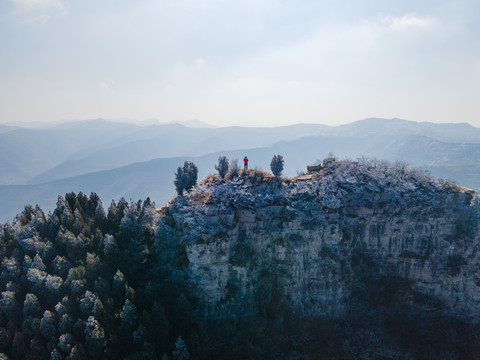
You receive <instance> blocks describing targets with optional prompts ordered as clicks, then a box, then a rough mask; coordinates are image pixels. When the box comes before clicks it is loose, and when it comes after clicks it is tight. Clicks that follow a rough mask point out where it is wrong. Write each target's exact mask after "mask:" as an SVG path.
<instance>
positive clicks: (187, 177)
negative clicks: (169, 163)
mask: <svg viewBox="0 0 480 360" xmlns="http://www.w3.org/2000/svg"><path fill="white" fill-rule="evenodd" d="M283 167H284V159H283V156H282V155H274V156H273V158H272V161H271V162H270V170H271V171H272V174H273V175H274V176H275V178H277V179H280V177H281V176H282V172H283ZM215 170H217V172H218V175H219V176H220V177H221V178H222V179H225V178H226V177H227V175H228V176H229V178H231V179H234V178H236V177H237V176H239V174H240V167H239V165H238V159H231V160H230V161H229V159H228V158H227V157H226V156H220V157H219V158H218V164H217V165H215ZM243 174H245V172H244V173H243ZM197 176H198V168H197V166H196V165H195V164H194V163H193V162H192V161H185V162H184V164H183V167H182V166H179V167H178V168H177V171H176V172H175V179H174V181H173V183H174V185H175V189H176V191H177V194H178V195H182V194H183V192H184V191H189V190H190V189H191V188H192V187H194V186H195V184H196V183H197Z"/></svg>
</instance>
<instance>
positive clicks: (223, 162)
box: [215, 156, 228, 179]
mask: <svg viewBox="0 0 480 360" xmlns="http://www.w3.org/2000/svg"><path fill="white" fill-rule="evenodd" d="M215 170H217V171H218V175H220V177H221V178H222V179H224V178H225V175H227V172H228V159H227V157H226V156H220V157H219V158H218V165H215Z"/></svg>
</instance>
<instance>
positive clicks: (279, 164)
mask: <svg viewBox="0 0 480 360" xmlns="http://www.w3.org/2000/svg"><path fill="white" fill-rule="evenodd" d="M283 163H284V161H283V156H282V155H273V158H272V162H271V163H270V169H271V170H272V174H273V175H275V177H276V178H279V177H280V176H281V175H282V171H283Z"/></svg>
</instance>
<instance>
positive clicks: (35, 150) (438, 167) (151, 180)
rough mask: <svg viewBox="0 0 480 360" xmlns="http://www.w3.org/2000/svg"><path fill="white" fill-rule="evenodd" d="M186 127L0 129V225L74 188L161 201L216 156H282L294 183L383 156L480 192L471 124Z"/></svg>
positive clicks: (477, 143)
mask: <svg viewBox="0 0 480 360" xmlns="http://www.w3.org/2000/svg"><path fill="white" fill-rule="evenodd" d="M186 125H189V124H188V123H187V124H179V123H169V124H151V123H148V125H143V126H141V125H134V124H130V123H124V122H112V121H106V120H103V119H96V120H89V121H74V122H64V123H58V124H49V125H47V126H43V127H35V128H33V127H25V126H22V124H14V125H8V126H6V125H0V199H1V201H0V221H1V222H4V221H7V220H11V219H12V217H13V216H14V215H15V214H17V213H18V212H19V211H21V209H22V208H23V205H25V204H27V203H29V204H39V205H40V206H41V207H42V208H43V209H44V210H51V209H52V208H53V207H54V206H55V202H56V199H57V195H59V194H60V195H64V194H65V193H66V192H71V191H74V192H78V191H82V192H85V193H87V194H88V193H90V192H92V191H93V192H96V193H97V194H98V195H100V197H101V198H102V199H103V201H110V199H115V200H118V199H119V198H120V197H122V196H123V197H125V198H126V199H130V198H131V199H134V200H136V199H139V198H146V197H147V196H150V197H151V199H152V200H154V201H156V202H157V205H162V204H164V203H166V202H167V201H168V200H169V199H171V198H172V197H173V196H174V195H175V191H174V186H173V178H174V173H175V170H176V168H177V167H178V166H179V165H182V164H183V162H184V161H186V160H192V161H194V162H195V164H196V165H197V166H198V168H199V179H201V178H202V177H204V176H206V175H208V174H209V173H213V172H214V171H215V169H214V165H215V164H216V162H217V159H218V157H219V156H220V155H225V156H227V157H228V158H230V159H232V158H236V159H242V158H243V156H245V155H247V156H248V157H249V158H250V164H251V165H250V166H251V167H252V168H255V167H256V168H259V169H264V170H269V164H270V160H271V158H272V156H273V155H274V154H281V155H283V157H284V159H285V169H284V175H285V176H289V177H292V176H295V175H296V174H298V173H301V172H303V171H305V170H306V166H307V165H309V164H312V163H315V162H316V161H318V160H320V159H322V158H323V157H325V156H327V154H328V153H330V152H332V153H334V154H335V156H336V157H339V158H350V159H357V158H359V157H362V156H366V157H377V158H381V159H386V160H390V161H396V160H400V161H405V162H407V163H409V164H411V165H413V166H416V167H421V168H423V169H425V170H427V171H429V172H430V173H431V174H432V175H433V176H434V177H438V178H446V179H450V180H453V181H455V182H457V183H458V184H459V185H463V186H466V187H470V188H474V189H475V188H479V187H480V129H479V128H476V127H473V126H471V125H469V124H465V123H460V124H434V123H427V122H424V123H417V122H412V121H406V120H400V119H378V118H371V119H365V120H360V121H357V122H354V123H351V124H346V125H341V126H326V125H320V124H297V125H291V126H281V127H274V128H266V127H260V128H256V127H249V128H248V127H219V128H214V127H207V126H201V125H199V124H198V122H192V124H190V125H191V126H186ZM104 205H108V204H104Z"/></svg>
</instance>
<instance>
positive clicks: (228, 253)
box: [159, 162, 480, 322]
mask: <svg viewBox="0 0 480 360" xmlns="http://www.w3.org/2000/svg"><path fill="white" fill-rule="evenodd" d="M159 213H160V215H159V223H160V226H164V227H168V228H171V230H173V233H174V234H175V238H176V240H177V241H178V242H179V243H181V244H184V246H185V251H186V256H187V258H188V265H187V278H188V280H187V281H188V285H189V288H190V289H191V292H190V294H189V295H190V296H191V297H193V298H195V299H198V301H199V303H200V304H201V305H200V308H201V314H202V317H204V318H207V319H212V318H213V319H229V318H237V317H245V316H256V315H258V314H259V313H262V312H265V311H269V309H270V310H271V308H272V307H273V308H275V307H276V308H277V309H280V308H281V311H280V312H283V313H284V312H291V313H293V314H296V316H300V317H303V318H309V317H315V316H317V317H320V316H333V317H335V316H340V317H341V316H344V315H345V314H346V312H347V311H348V308H349V306H350V304H351V301H352V297H353V298H355V297H356V296H358V292H359V291H360V292H361V293H362V292H363V295H365V296H373V297H375V292H378V294H380V293H381V292H382V291H383V290H385V289H387V290H386V291H384V292H383V293H382V294H383V295H382V296H388V295H389V294H390V295H392V296H393V294H395V293H397V292H398V291H400V292H402V293H404V294H405V296H407V295H408V296H409V297H411V299H412V301H413V302H415V301H417V302H418V305H419V306H420V305H422V304H421V303H422V302H424V304H423V305H422V306H423V309H424V312H423V314H422V316H427V317H428V316H440V315H442V316H447V315H448V316H453V317H455V318H461V319H464V320H465V321H468V322H470V321H472V322H477V321H478V320H480V315H479V314H480V312H479V310H480V302H479V299H480V286H479V285H480V275H479V265H480V258H479V255H480V253H479V241H480V236H479V233H480V232H479V221H478V220H479V215H478V214H479V201H478V197H477V196H476V195H475V193H474V192H473V191H471V190H469V189H465V188H460V187H458V186H455V185H452V184H449V183H447V182H438V181H434V180H432V179H431V178H429V177H427V176H425V175H424V174H423V173H421V172H419V171H417V170H415V169H408V168H402V167H401V166H399V167H397V168H395V167H392V166H387V165H382V164H358V163H353V162H336V163H335V162H331V163H329V164H326V166H325V167H323V168H322V169H321V170H320V171H317V172H312V173H309V174H306V175H304V176H301V177H298V178H296V179H290V180H285V179H284V180H282V181H280V180H278V179H275V178H272V177H271V176H270V175H268V174H266V173H262V172H258V171H250V172H248V174H244V176H241V177H240V178H239V179H237V180H233V181H223V180H220V179H218V178H216V177H213V178H212V177H211V178H210V179H207V180H205V181H204V182H203V183H202V184H200V185H198V186H197V187H196V188H195V189H193V190H192V191H191V193H189V194H188V195H186V196H182V197H177V198H176V199H175V200H173V201H172V202H171V203H169V204H168V205H167V206H166V207H164V208H162V209H161V210H160V211H159ZM167 224H170V226H169V225H167ZM369 289H370V290H372V291H373V292H374V293H372V294H365V293H364V292H365V291H367V290H369ZM382 289H383V290H382ZM379 296H380V295H379ZM373 300H375V301H379V302H382V301H384V300H385V299H373ZM385 301H387V302H388V299H386V300H385Z"/></svg>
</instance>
